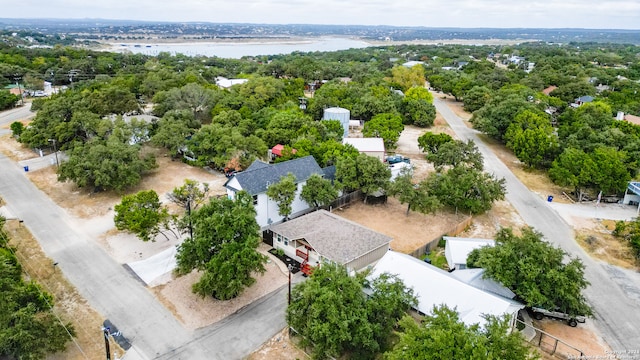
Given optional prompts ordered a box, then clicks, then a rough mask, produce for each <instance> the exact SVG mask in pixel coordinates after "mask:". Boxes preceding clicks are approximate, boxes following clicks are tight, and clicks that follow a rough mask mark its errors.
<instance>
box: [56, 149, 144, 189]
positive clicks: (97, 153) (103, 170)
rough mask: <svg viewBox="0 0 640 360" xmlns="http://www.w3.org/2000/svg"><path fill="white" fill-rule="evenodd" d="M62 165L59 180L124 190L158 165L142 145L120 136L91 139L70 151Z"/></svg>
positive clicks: (97, 187) (82, 185)
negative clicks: (120, 138)
mask: <svg viewBox="0 0 640 360" xmlns="http://www.w3.org/2000/svg"><path fill="white" fill-rule="evenodd" d="M68 155H69V159H68V160H67V161H64V162H62V163H61V164H60V168H59V170H58V180H60V181H65V180H71V181H73V182H74V183H75V184H76V185H77V186H79V187H94V188H96V189H98V190H102V189H113V190H117V191H122V190H124V189H126V188H128V187H130V186H133V185H136V184H138V183H139V182H140V180H141V179H142V175H143V174H144V173H145V172H147V171H149V170H151V169H153V168H155V167H157V165H156V162H155V157H153V156H150V155H147V156H143V155H141V152H140V147H139V146H137V145H129V144H127V143H123V142H121V141H119V140H118V139H113V140H111V139H110V140H108V141H100V140H97V141H90V142H88V143H87V144H78V145H76V146H75V147H74V148H73V149H71V150H70V151H68Z"/></svg>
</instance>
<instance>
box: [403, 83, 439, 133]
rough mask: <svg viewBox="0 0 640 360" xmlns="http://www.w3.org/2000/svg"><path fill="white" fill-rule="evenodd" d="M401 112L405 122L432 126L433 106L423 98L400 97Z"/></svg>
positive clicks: (434, 112) (434, 117)
mask: <svg viewBox="0 0 640 360" xmlns="http://www.w3.org/2000/svg"><path fill="white" fill-rule="evenodd" d="M425 91H426V90H425ZM402 113H403V114H402V115H403V117H404V123H405V124H413V125H415V126H420V127H429V126H432V125H433V122H434V121H435V119H436V108H435V106H433V104H431V103H429V102H428V101H426V100H423V99H412V98H408V97H406V96H405V98H404V99H402Z"/></svg>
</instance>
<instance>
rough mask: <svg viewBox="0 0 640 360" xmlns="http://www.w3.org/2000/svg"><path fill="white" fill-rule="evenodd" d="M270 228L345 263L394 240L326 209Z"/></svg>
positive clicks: (333, 259)
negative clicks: (306, 243)
mask: <svg viewBox="0 0 640 360" xmlns="http://www.w3.org/2000/svg"><path fill="white" fill-rule="evenodd" d="M271 230H272V231H273V232H274V233H277V234H280V235H282V236H284V237H286V238H288V239H290V240H298V239H305V240H306V241H307V242H308V243H309V245H311V246H312V247H313V248H314V250H315V251H316V252H318V253H319V254H320V255H322V256H324V257H325V258H327V259H329V260H332V261H335V262H337V263H340V264H343V265H344V264H347V263H349V262H351V261H353V260H354V259H357V258H359V257H361V256H362V255H365V254H367V253H369V252H371V251H373V250H375V249H378V248H380V247H381V246H385V245H386V246H387V247H388V246H389V243H390V242H391V238H390V237H389V236H387V235H384V234H381V233H379V232H376V231H373V230H371V229H369V228H366V227H364V226H362V225H360V224H356V223H355V222H353V221H350V220H347V219H344V218H341V217H340V216H337V215H335V214H333V213H330V212H328V211H326V210H318V211H315V212H312V213H310V214H307V215H304V216H301V217H298V218H295V219H293V220H289V221H286V222H283V223H281V224H277V225H273V226H272V227H271Z"/></svg>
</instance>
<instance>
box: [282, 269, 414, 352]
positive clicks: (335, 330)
mask: <svg viewBox="0 0 640 360" xmlns="http://www.w3.org/2000/svg"><path fill="white" fill-rule="evenodd" d="M365 287H367V288H369V289H370V292H371V296H369V297H367V295H365V292H364V289H365ZM415 303H416V298H415V296H414V295H413V290H411V289H407V288H406V287H405V286H404V284H403V283H402V281H401V280H399V279H398V278H397V277H395V276H393V275H389V274H384V275H382V276H380V277H379V278H377V279H374V280H373V281H371V282H367V281H366V280H364V279H363V278H361V277H359V276H356V277H353V276H349V274H348V273H347V270H346V269H345V268H344V267H341V266H337V265H332V264H328V263H327V264H323V265H322V266H321V267H320V268H317V269H316V270H315V271H314V272H313V274H312V275H311V278H309V280H307V281H305V282H302V283H300V284H298V285H296V286H295V287H294V288H293V291H292V293H291V304H290V305H289V307H288V308H287V323H288V324H289V326H290V327H292V328H293V329H295V331H296V332H298V333H299V334H300V335H302V336H303V338H302V340H303V342H305V344H308V345H313V356H314V358H318V359H323V358H326V357H328V356H333V357H339V356H341V355H342V354H345V353H348V354H350V355H352V356H354V357H359V358H373V357H374V356H375V354H376V353H378V352H380V351H384V350H385V349H386V347H387V345H388V341H389V337H390V335H391V330H392V329H393V325H394V324H395V322H396V321H397V320H398V319H399V318H400V317H401V316H402V315H403V314H404V313H405V312H406V311H407V310H409V308H410V307H411V306H412V305H415Z"/></svg>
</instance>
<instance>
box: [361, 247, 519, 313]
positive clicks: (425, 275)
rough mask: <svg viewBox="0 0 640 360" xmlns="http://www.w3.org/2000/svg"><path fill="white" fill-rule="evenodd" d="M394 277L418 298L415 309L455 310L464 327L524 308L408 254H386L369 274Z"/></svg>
mask: <svg viewBox="0 0 640 360" xmlns="http://www.w3.org/2000/svg"><path fill="white" fill-rule="evenodd" d="M383 273H388V274H395V275H397V276H398V277H399V278H400V279H401V280H402V281H403V282H404V284H405V285H406V286H407V287H410V288H413V291H414V293H415V295H416V297H417V298H418V305H417V306H416V310H418V311H420V312H422V313H424V314H431V311H432V310H433V307H434V306H438V305H442V304H445V305H447V306H448V307H449V308H451V309H454V308H455V309H456V310H457V311H458V314H460V320H462V321H463V322H464V323H465V324H467V325H472V324H480V325H481V326H482V325H483V324H484V323H485V318H484V315H496V316H501V315H504V314H509V315H515V314H516V313H517V312H518V310H520V309H522V308H524V305H522V304H520V303H519V302H517V301H514V300H510V299H507V298H504V297H502V296H498V295H495V294H493V293H490V292H486V291H483V290H480V289H478V288H476V287H473V286H471V285H468V284H465V283H464V282H462V281H460V280H458V279H456V278H455V277H454V276H452V275H451V274H449V273H448V272H446V271H444V270H441V269H438V268H437V267H435V266H433V265H430V264H427V263H425V262H424V261H420V260H418V259H416V258H414V257H412V256H410V255H406V254H401V253H398V252H395V251H389V252H387V253H386V254H385V255H384V256H383V257H382V259H380V261H378V263H377V264H376V265H375V266H374V267H373V271H372V272H371V274H370V275H369V278H370V279H374V278H376V277H378V276H380V275H381V274H383Z"/></svg>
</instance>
